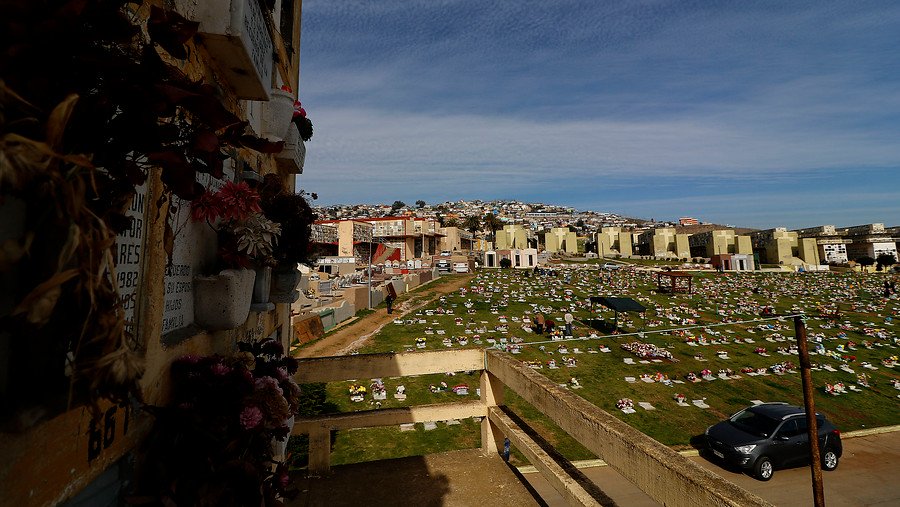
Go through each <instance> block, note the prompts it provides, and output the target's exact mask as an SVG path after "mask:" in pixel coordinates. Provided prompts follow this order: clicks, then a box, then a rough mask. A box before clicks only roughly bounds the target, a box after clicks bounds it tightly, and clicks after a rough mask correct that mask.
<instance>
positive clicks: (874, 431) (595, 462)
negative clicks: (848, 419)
mask: <svg viewBox="0 0 900 507" xmlns="http://www.w3.org/2000/svg"><path fill="white" fill-rule="evenodd" d="M895 431H900V425H897V426H881V427H878V428H868V429H864V430H855V431H847V432H844V433H841V439H842V440H846V439H848V438H858V437H867V436H869V435H882V434H884V433H893V432H895ZM678 454H680V455H682V456H684V457H685V458H692V457H694V456H699V455H700V452H699V451H698V450H697V449H689V450H686V451H678ZM571 463H572V466H574V467H575V468H577V469H579V470H580V469H583V468H594V467H605V466H607V465H608V463H607V462H605V461H603V460H602V459H583V460H580V461H572V462H571ZM516 470H518V471H519V473H523V474H533V473H537V472H538V469H537V468H535V467H534V465H525V466H521V467H516Z"/></svg>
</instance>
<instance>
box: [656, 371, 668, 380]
mask: <svg viewBox="0 0 900 507" xmlns="http://www.w3.org/2000/svg"><path fill="white" fill-rule="evenodd" d="M653 380H655V381H657V382H665V381H667V380H669V376H668V375H666V374H664V373H661V372H656V374H655V375H654V376H653Z"/></svg>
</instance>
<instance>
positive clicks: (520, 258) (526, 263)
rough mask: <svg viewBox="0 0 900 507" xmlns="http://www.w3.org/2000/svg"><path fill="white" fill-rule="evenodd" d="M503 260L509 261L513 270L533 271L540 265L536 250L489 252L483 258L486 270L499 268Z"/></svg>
mask: <svg viewBox="0 0 900 507" xmlns="http://www.w3.org/2000/svg"><path fill="white" fill-rule="evenodd" d="M503 259H509V261H510V267H512V268H519V269H533V268H534V267H535V266H537V263H538V251H537V249H536V248H522V249H518V248H514V249H510V250H501V249H497V250H488V251H486V252H484V255H483V256H482V265H483V266H484V267H486V268H499V267H500V261H502V260H503Z"/></svg>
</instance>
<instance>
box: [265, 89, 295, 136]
mask: <svg viewBox="0 0 900 507" xmlns="http://www.w3.org/2000/svg"><path fill="white" fill-rule="evenodd" d="M269 96H270V98H269V100H268V102H263V123H262V126H261V129H262V135H263V137H265V138H267V139H269V140H270V141H281V140H284V139H286V138H287V136H288V129H289V128H290V127H291V125H293V124H292V123H291V119H293V117H294V95H293V94H292V93H291V92H286V91H284V90H272V92H271V93H270V94H269Z"/></svg>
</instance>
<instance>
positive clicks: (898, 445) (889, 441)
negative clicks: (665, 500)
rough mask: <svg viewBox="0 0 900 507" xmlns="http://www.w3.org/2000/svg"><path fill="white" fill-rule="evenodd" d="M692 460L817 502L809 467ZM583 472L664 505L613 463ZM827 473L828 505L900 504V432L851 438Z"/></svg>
mask: <svg viewBox="0 0 900 507" xmlns="http://www.w3.org/2000/svg"><path fill="white" fill-rule="evenodd" d="M690 459H692V460H693V461H695V462H696V463H699V464H700V465H701V466H704V467H706V468H708V469H710V470H712V471H713V472H715V473H717V474H719V475H721V476H722V477H724V478H725V479H728V480H729V481H731V482H733V483H735V484H737V485H738V486H741V487H742V488H745V489H747V490H748V491H750V492H753V493H756V494H757V495H759V496H761V497H762V498H764V499H766V500H768V501H769V502H772V503H773V504H775V505H783V506H790V507H793V506H798V505H812V504H813V499H812V485H811V482H810V481H811V478H810V471H809V468H808V467H801V468H792V469H786V470H777V471H776V472H775V475H774V477H772V480H770V481H768V482H762V481H758V480H756V479H754V478H752V477H750V476H748V475H746V474H740V473H736V472H731V471H728V470H725V469H723V468H722V467H720V466H718V465H717V464H716V463H712V462H709V461H707V460H706V459H704V458H701V457H692V458H690ZM581 471H582V472H584V474H585V475H586V476H587V477H588V478H589V479H591V480H592V481H593V482H595V483H596V484H597V485H598V486H600V488H601V489H603V490H604V492H606V494H607V495H609V497H610V498H612V499H613V500H614V501H616V503H617V504H618V505H620V506H622V507H632V506H637V507H644V506H657V505H660V504H658V503H656V502H655V501H653V500H652V499H651V498H650V497H648V496H647V495H645V494H644V493H643V492H641V491H640V490H639V489H637V488H636V487H635V486H633V485H632V484H631V483H630V482H628V481H627V480H626V479H625V478H624V477H622V476H621V475H619V474H618V473H617V472H616V471H615V470H613V469H612V468H610V467H608V466H601V467H592V468H585V469H582V470H581ZM822 476H823V480H824V483H825V503H826V505H828V507H838V506H848V507H850V506H853V507H862V506H885V507H887V506H889V505H890V506H895V505H900V479H898V477H900V431H894V432H890V433H883V434H876V435H867V436H862V437H855V438H845V439H844V456H843V457H842V458H841V462H840V465H839V466H838V469H837V470H835V471H833V472H823V473H822ZM524 477H525V478H526V479H527V480H528V482H529V483H530V484H531V485H532V487H533V488H534V489H535V490H536V491H538V493H539V494H540V495H541V497H542V498H543V499H544V500H545V501H546V502H547V504H548V505H550V506H551V507H553V506H564V505H566V503H565V502H564V501H563V499H562V497H561V496H560V495H559V494H558V493H556V491H555V490H553V489H552V488H551V487H550V485H549V484H548V483H547V482H546V481H545V480H544V479H543V477H541V475H540V474H539V473H526V474H524Z"/></svg>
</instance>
